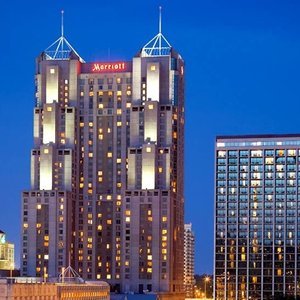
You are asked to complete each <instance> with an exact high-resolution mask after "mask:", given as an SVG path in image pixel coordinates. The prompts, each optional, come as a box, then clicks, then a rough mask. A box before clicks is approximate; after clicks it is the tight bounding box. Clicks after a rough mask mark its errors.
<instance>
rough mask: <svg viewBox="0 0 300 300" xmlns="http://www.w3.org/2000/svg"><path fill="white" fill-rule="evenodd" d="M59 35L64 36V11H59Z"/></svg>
mask: <svg viewBox="0 0 300 300" xmlns="http://www.w3.org/2000/svg"><path fill="white" fill-rule="evenodd" d="M61 36H62V37H63V36H64V11H63V10H62V11H61Z"/></svg>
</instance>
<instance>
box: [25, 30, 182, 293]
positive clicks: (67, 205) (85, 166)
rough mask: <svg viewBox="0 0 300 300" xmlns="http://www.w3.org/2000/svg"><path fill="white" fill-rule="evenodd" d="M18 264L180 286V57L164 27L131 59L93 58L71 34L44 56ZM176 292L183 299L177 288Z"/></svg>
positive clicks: (139, 286)
mask: <svg viewBox="0 0 300 300" xmlns="http://www.w3.org/2000/svg"><path fill="white" fill-rule="evenodd" d="M35 78H36V80H35V83H36V94H35V96H36V102H35V108H34V147H33V149H32V152H31V189H30V190H28V191H24V192H23V201H22V226H23V227H22V262H21V269H22V274H23V275H27V276H45V275H46V277H47V276H49V277H53V276H56V275H57V274H58V273H60V272H61V268H62V266H63V265H66V264H67V263H66V262H68V261H69V259H70V260H71V264H72V265H73V266H74V267H75V269H76V270H78V271H79V274H80V275H81V276H82V277H83V278H84V279H90V280H95V279H101V280H106V281H108V282H109V283H110V284H111V285H112V288H113V290H117V291H121V292H137V293H143V292H147V291H148V292H156V291H160V292H172V293H174V292H175V293H184V288H183V257H184V255H183V235H184V223H183V220H184V215H183V214H184V208H183V206H184V197H183V178H184V173H183V171H184V170H183V167H184V165H183V161H184V159H183V157H184V152H183V151H184V62H183V60H182V58H181V56H180V55H179V54H178V53H176V52H175V50H174V49H173V48H172V47H171V46H170V44H169V43H168V42H167V40H166V39H165V37H164V36H163V34H162V33H161V31H159V33H158V34H157V35H156V36H155V37H154V38H153V39H152V40H151V41H150V42H149V43H148V44H146V45H145V46H144V47H143V48H142V49H141V50H140V51H139V52H138V54H137V55H136V56H135V57H134V58H133V59H132V60H131V61H118V62H110V61H108V62H91V63H86V62H84V60H83V59H82V58H81V57H80V56H79V55H78V53H77V52H76V51H75V50H74V49H73V48H72V47H71V45H70V44H69V43H68V42H67V40H66V38H65V37H64V35H63V32H62V35H61V37H60V38H59V39H58V40H57V41H56V42H55V43H53V44H52V45H51V46H50V47H49V48H48V49H47V50H45V51H44V52H43V53H42V54H41V55H40V56H39V57H38V58H37V65H36V77H35ZM177 299H179V298H177Z"/></svg>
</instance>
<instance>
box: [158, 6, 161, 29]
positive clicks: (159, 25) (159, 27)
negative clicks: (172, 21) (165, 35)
mask: <svg viewBox="0 0 300 300" xmlns="http://www.w3.org/2000/svg"><path fill="white" fill-rule="evenodd" d="M158 32H159V33H161V6H159V24H158Z"/></svg>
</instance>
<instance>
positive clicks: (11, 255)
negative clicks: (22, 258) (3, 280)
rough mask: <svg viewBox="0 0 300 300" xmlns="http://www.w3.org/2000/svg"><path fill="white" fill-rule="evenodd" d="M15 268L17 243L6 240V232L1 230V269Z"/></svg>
mask: <svg viewBox="0 0 300 300" xmlns="http://www.w3.org/2000/svg"><path fill="white" fill-rule="evenodd" d="M14 268H15V245H14V244H12V243H9V242H7V241H6V235H5V232H3V231H2V230H0V271H3V270H4V271H11V270H14Z"/></svg>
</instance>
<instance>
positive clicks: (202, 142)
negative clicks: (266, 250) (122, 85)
mask: <svg viewBox="0 0 300 300" xmlns="http://www.w3.org/2000/svg"><path fill="white" fill-rule="evenodd" d="M159 5H161V6H162V7H163V33H164V35H165V36H166V37H167V39H168V40H169V42H170V43H171V45H172V46H173V47H174V48H175V49H176V50H177V51H178V52H180V53H181V55H182V56H183V58H184V59H185V62H186V153H185V154H186V159H185V166H186V168H185V199H186V206H185V207H186V214H185V216H186V222H192V223H193V228H194V231H195V233H196V272H197V273H204V272H206V273H212V271H213V213H214V211H213V206H214V141H215V137H216V135H226V134H230V135H233V134H258V133H299V132H300V122H299V120H300V118H299V111H300V17H299V16H300V2H299V1H296V0H295V1H289V0H285V1H276V0H273V1H266V0H257V1H256V0H243V1H240V0H227V1H224V0H223V1H221V0H219V1H217V0H205V1H194V0H193V1H192V0H186V1H179V0H172V1H171V0H169V1H166V0H162V1H157V0H151V1H143V2H141V1H136V0H131V1H120V0H115V1H95V0H90V1H86V2H85V1H84V2H83V1H77V0H76V1H74V0H73V1H70V0H69V1H66V0H61V1H35V0H29V1H21V0H17V1H6V2H4V3H2V4H1V6H2V16H1V18H0V33H1V46H0V67H1V73H0V135H1V147H0V157H1V168H0V189H1V195H0V205H1V209H0V229H2V230H3V231H5V232H6V233H7V238H8V240H10V241H12V242H14V243H15V244H16V256H17V260H19V259H18V256H19V240H20V195H21V191H22V190H23V189H28V188H29V179H30V164H29V163H30V149H31V147H32V141H33V138H32V112H33V105H34V98H33V95H34V72H35V58H36V56H37V55H38V54H39V53H40V52H42V51H43V50H44V49H46V48H47V47H48V46H49V45H50V44H51V43H52V42H53V41H54V40H56V39H57V38H58V37H59V35H60V11H61V9H64V11H65V35H66V37H67V39H68V40H69V42H70V43H71V44H72V46H73V47H74V48H75V49H76V50H77V52H78V53H79V54H80V55H81V56H82V57H83V58H84V59H85V60H86V61H95V60H97V61H104V60H121V59H122V60H123V59H128V60H130V59H131V58H132V56H133V55H135V53H136V52H137V51H138V50H139V49H140V48H141V47H142V46H143V45H144V44H145V43H146V42H147V41H148V40H150V39H151V38H152V37H153V36H154V35H155V34H156V33H157V30H158V24H157V23H158V6H159Z"/></svg>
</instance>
